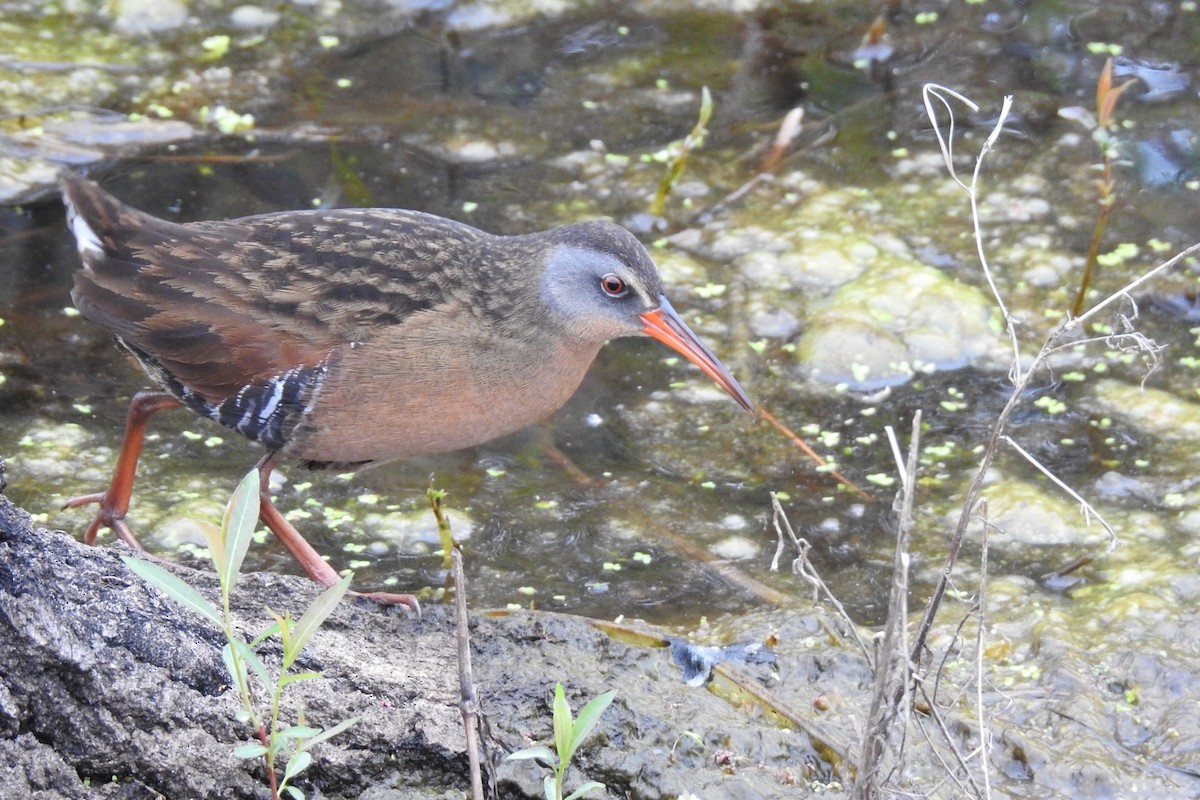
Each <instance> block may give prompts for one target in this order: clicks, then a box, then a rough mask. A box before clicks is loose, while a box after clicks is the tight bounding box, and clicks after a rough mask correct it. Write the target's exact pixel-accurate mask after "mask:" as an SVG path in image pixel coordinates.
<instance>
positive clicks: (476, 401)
mask: <svg viewBox="0 0 1200 800" xmlns="http://www.w3.org/2000/svg"><path fill="white" fill-rule="evenodd" d="M62 190H63V198H64V202H65V203H66V206H67V219H68V223H69V224H70V227H71V231H72V232H73V233H74V235H75V240H76V243H77V245H78V248H79V255H80V257H81V259H82V261H83V269H82V270H80V271H79V272H77V273H76V275H75V286H74V289H73V290H72V292H71V297H72V299H73V300H74V301H75V306H76V307H77V308H78V309H79V311H80V313H82V314H83V316H85V317H87V318H88V319H89V320H91V321H92V322H94V323H96V324H98V325H101V326H102V327H104V328H107V329H108V330H110V331H112V332H113V334H115V335H116V337H117V341H118V343H119V344H120V345H121V346H122V347H124V348H125V349H126V350H128V351H129V352H130V353H131V354H132V355H133V357H134V358H136V359H137V361H138V362H139V363H140V364H141V366H142V368H143V369H144V370H145V371H146V374H147V375H149V376H150V378H151V379H152V380H153V381H154V382H155V383H157V384H158V385H159V386H160V387H161V389H162V391H151V390H145V391H142V392H139V393H137V394H136V395H135V396H134V397H133V400H132V402H131V403H130V407H129V413H128V417H127V420H126V428H125V437H124V441H123V443H122V446H121V453H120V455H119V456H118V458H117V465H116V468H115V470H114V473H113V478H112V482H111V484H110V485H109V487H108V489H107V491H104V492H100V493H98V494H93V495H86V496H83V497H77V498H74V499H72V500H70V501H69V502H68V503H67V504H66V506H67V507H71V508H73V507H77V506H81V505H86V504H89V503H98V504H99V511H98V512H97V514H96V517H95V519H94V520H93V521H92V524H91V526H90V527H89V528H88V530H87V534H86V536H85V540H86V541H87V542H88V543H92V542H94V541H95V538H96V534H97V532H98V531H99V530H100V528H104V527H107V528H111V529H112V530H113V531H114V532H115V533H116V534H117V535H118V536H120V537H121V538H122V539H124V540H125V541H126V542H128V543H129V544H130V545H131V546H133V547H137V546H138V544H137V540H136V539H135V538H134V536H133V533H132V532H131V531H130V529H129V526H128V525H127V524H126V522H125V514H126V512H127V511H128V509H129V497H130V494H131V492H132V491H133V479H134V471H135V469H136V466H137V459H138V455H139V453H140V452H141V446H142V438H143V435H144V432H145V428H146V420H147V418H148V417H149V416H150V415H151V414H153V413H154V412H156V411H159V410H162V409H165V408H171V407H174V406H178V405H184V406H187V407H188V408H190V409H191V410H192V411H194V412H196V413H197V414H200V415H201V416H203V417H207V418H209V419H212V420H215V421H216V422H219V423H221V424H222V425H225V426H226V427H229V428H232V429H234V430H236V431H238V432H239V433H241V434H243V435H245V436H247V437H249V438H250V439H253V440H254V441H257V442H259V443H261V444H262V445H263V446H264V447H265V448H266V451H267V452H266V455H265V456H263V458H262V459H261V460H260V461H259V463H258V469H259V475H260V481H261V483H260V487H261V488H260V494H261V499H262V504H261V512H260V513H261V518H262V522H263V523H264V524H265V525H266V526H267V527H268V528H270V529H271V531H272V532H274V533H275V535H276V536H277V537H279V540H280V541H281V542H282V543H283V545H284V546H285V547H286V548H287V549H288V550H289V551H290V552H291V553H292V555H293V556H294V557H295V558H296V560H297V561H299V562H300V564H301V566H303V567H304V570H305V571H306V572H307V573H308V575H309V576H310V577H311V578H312V579H313V580H315V581H317V582H318V583H321V584H326V585H328V584H331V583H334V582H336V581H337V580H338V575H337V572H336V571H335V570H334V569H333V568H332V567H331V566H330V565H329V564H328V563H326V562H325V561H324V560H323V559H322V558H321V556H320V555H319V554H318V553H317V552H316V551H315V550H314V549H313V548H312V546H311V545H309V544H308V542H306V541H305V540H304V538H303V537H302V536H301V535H300V534H299V532H297V531H296V529H295V528H294V527H292V525H291V524H290V523H289V522H288V521H287V520H285V519H284V517H283V515H282V514H280V513H279V511H278V510H277V509H276V508H275V505H274V504H273V503H272V502H271V499H270V497H269V495H268V492H267V481H268V477H269V475H270V472H271V469H272V467H273V466H274V465H275V462H276V460H277V459H279V458H288V459H294V460H297V461H300V462H301V463H303V464H305V465H308V466H310V467H313V468H317V467H333V468H337V469H339V470H346V469H356V468H360V467H366V466H369V465H372V464H379V463H382V462H385V461H390V460H393V459H397V458H403V457H405V456H416V455H422V454H426V453H441V452H448V451H451V450H457V449H459V448H463V447H469V446H471V445H476V444H480V443H482V442H486V441H489V440H491V439H495V438H496V437H498V436H503V435H504V434H507V433H511V432H513V431H516V430H518V429H520V428H523V427H525V426H527V425H530V424H532V423H534V422H537V421H538V420H541V419H543V418H544V417H546V416H548V415H549V414H551V413H552V412H553V411H555V410H556V409H558V408H559V407H560V406H562V405H563V403H565V402H566V401H567V399H568V398H569V397H570V396H571V394H572V393H573V392H574V391H575V389H576V387H578V386H579V383H580V381H582V380H583V376H584V373H585V372H586V371H587V369H588V366H589V365H590V364H591V363H592V360H593V359H594V358H595V356H596V353H597V352H598V351H599V350H600V347H601V345H603V344H604V343H605V342H606V341H607V340H609V339H612V338H614V337H618V336H637V335H647V336H651V337H653V338H655V339H657V340H659V341H660V342H663V343H665V344H666V345H668V346H669V347H672V348H674V349H675V350H677V351H678V352H679V353H681V354H682V355H684V356H686V357H687V358H688V359H690V360H691V361H693V362H694V363H695V364H696V365H697V366H699V367H700V369H702V370H704V372H706V373H707V374H708V375H709V376H710V377H712V378H713V379H714V380H715V381H716V382H717V383H718V384H720V385H721V387H722V388H724V389H725V391H727V392H728V393H729V394H730V395H731V396H732V397H733V398H734V399H735V400H736V401H737V402H738V403H739V404H740V405H741V406H742V407H743V408H745V409H747V410H752V409H753V405H752V404H751V402H750V398H749V397H747V395H746V393H745V392H744V391H743V390H742V387H741V386H739V385H738V382H737V381H736V380H734V378H733V376H731V375H730V374H729V371H728V370H727V369H725V367H724V366H723V365H722V364H721V362H720V361H718V360H717V357H716V356H715V355H713V353H712V351H711V350H709V349H708V348H707V347H706V346H705V345H704V344H703V343H702V342H701V341H700V340H699V339H698V338H697V337H696V335H695V334H694V333H692V331H691V330H690V329H689V328H688V326H687V325H686V324H684V322H683V320H682V319H680V317H679V315H678V314H677V313H676V312H675V310H674V309H673V308H672V307H671V304H670V303H669V302H667V298H666V295H665V294H664V293H663V286H662V280H661V278H660V277H659V275H658V270H657V269H656V268H655V266H654V262H653V261H652V260H651V259H650V255H649V254H648V253H647V252H646V249H645V248H644V247H642V245H641V244H640V243H639V242H638V241H637V239H635V238H634V237H633V235H632V234H630V233H629V232H628V231H626V230H624V229H623V228H620V227H618V226H617V225H613V224H611V223H608V222H582V223H577V224H572V225H565V226H563V227H561V228H555V229H554V230H550V231H544V232H542V233H532V234H528V235H523V236H493V235H491V234H487V233H484V232H483V231H480V230H477V229H475V228H472V227H470V226H467V225H464V224H461V223H458V222H453V221H451V220H448V219H443V218H441V217H436V216H432V215H430V214H423V213H420V212H417V211H402V210H396V209H344V210H335V211H288V212H281V213H275V214H263V215H259V216H252V217H245V218H242V219H233V220H228V221H224V222H216V221H213V222H196V223H190V224H178V223H174V222H168V221H166V220H162V219H158V218H156V217H152V216H150V215H148V214H144V213H142V212H140V211H137V210H136V209H133V208H131V207H129V206H127V205H125V204H124V203H122V202H120V201H119V200H117V199H116V198H114V197H113V196H112V195H110V194H108V193H106V192H104V191H103V190H102V189H100V188H99V187H97V186H96V185H95V184H93V183H91V182H89V181H87V180H85V179H84V178H81V177H79V176H78V175H74V174H71V173H65V174H64V175H63V177H62ZM368 596H371V597H373V598H374V599H376V600H380V601H382V602H401V603H405V604H412V603H411V598H410V597H409V596H408V595H389V594H384V593H377V594H374V595H368Z"/></svg>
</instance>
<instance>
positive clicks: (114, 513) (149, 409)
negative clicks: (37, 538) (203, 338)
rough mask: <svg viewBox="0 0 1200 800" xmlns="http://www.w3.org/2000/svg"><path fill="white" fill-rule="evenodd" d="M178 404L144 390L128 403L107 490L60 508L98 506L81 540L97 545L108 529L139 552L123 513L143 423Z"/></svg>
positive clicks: (170, 396)
mask: <svg viewBox="0 0 1200 800" xmlns="http://www.w3.org/2000/svg"><path fill="white" fill-rule="evenodd" d="M179 404H180V403H179V401H178V400H177V399H175V397H173V396H172V395H169V394H167V393H166V392H158V391H153V390H150V389H144V390H142V391H140V392H138V393H137V394H135V395H134V396H133V399H132V400H130V401H129V413H128V414H127V415H126V417H125V437H124V438H123V439H122V440H121V453H120V455H118V456H117V466H116V468H115V469H113V476H112V481H111V482H110V483H109V484H108V489H107V490H106V491H103V492H98V493H96V494H85V495H82V496H80V497H72V498H71V499H70V500H68V501H67V502H65V503H63V508H78V507H79V506H85V505H88V504H89V503H99V504H100V510H98V511H97V512H96V517H95V519H93V520H92V524H91V525H89V526H88V529H87V533H85V534H84V535H83V541H84V542H86V543H87V544H95V543H96V534H97V533H99V532H100V529H101V528H109V529H111V530H112V532H113V533H115V534H117V536H120V537H121V538H122V539H123V540H124V541H125V543H126V544H128V545H129V546H130V547H135V548H137V549H139V550H140V549H141V545H139V544H138V541H137V539H135V538H134V536H133V531H131V530H129V526H128V525H127V524H126V523H125V514H126V513H127V512H128V511H129V496H130V495H131V494H133V477H134V473H135V472H136V471H137V462H138V456H140V455H141V454H142V440H143V439H144V438H145V435H146V421H147V420H148V419H149V418H150V415H151V414H153V413H154V412H156V411H162V410H163V409H167V408H174V407H175V406H177V405H179Z"/></svg>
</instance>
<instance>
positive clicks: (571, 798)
mask: <svg viewBox="0 0 1200 800" xmlns="http://www.w3.org/2000/svg"><path fill="white" fill-rule="evenodd" d="M603 788H604V784H603V783H600V782H599V781H588V782H587V783H585V784H584V785H583V786H580V787H579V788H578V789H576V790H575V791H573V792H571V793H570V794H569V795H567V796H566V797H564V798H563V800H577V798H580V797H583V796H584V795H585V794H587V793H588V792H594V791H596V790H597V789H603Z"/></svg>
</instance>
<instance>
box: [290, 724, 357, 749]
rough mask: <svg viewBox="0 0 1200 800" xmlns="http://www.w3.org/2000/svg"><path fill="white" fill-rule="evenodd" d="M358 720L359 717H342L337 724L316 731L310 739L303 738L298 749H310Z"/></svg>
mask: <svg viewBox="0 0 1200 800" xmlns="http://www.w3.org/2000/svg"><path fill="white" fill-rule="evenodd" d="M358 720H359V717H351V718H350V719H344V720H342V721H341V722H339V723H338V724H337V725H334V726H333V727H332V728H329V729H328V730H324V731H321V732H320V733H318V734H317V735H316V736H314V737H312V738H311V739H305V740H304V741H303V742H302V743H301V744H300V749H301V750H311V749H312V748H313V747H316V746H317V745H319V744H320V743H321V742H324V741H327V740H329V739H332V738H333V737H334V736H337V735H338V734H339V733H342V732H343V731H345V730H347V729H349V727H350V726H351V725H354V724H355V723H357V722H358Z"/></svg>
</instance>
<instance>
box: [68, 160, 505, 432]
mask: <svg viewBox="0 0 1200 800" xmlns="http://www.w3.org/2000/svg"><path fill="white" fill-rule="evenodd" d="M63 191H64V196H65V199H66V201H67V205H68V209H69V214H70V221H71V225H72V228H73V230H74V231H75V234H76V238H77V239H78V240H79V244H80V253H81V256H82V259H83V262H84V269H83V270H81V271H79V272H78V273H77V274H76V278H75V286H74V289H73V290H72V293H71V296H72V299H73V300H74V301H75V305H76V307H77V308H78V309H79V311H80V312H81V313H82V314H83V315H84V316H85V317H87V318H88V319H89V320H91V321H93V322H95V323H97V324H99V325H102V326H103V327H105V328H107V329H109V330H111V331H112V332H113V333H114V334H116V335H117V337H118V338H119V339H120V340H121V341H122V342H123V343H124V344H125V345H126V346H127V347H129V348H130V349H131V350H133V351H134V352H135V354H136V355H138V356H139V358H142V360H143V364H146V360H145V358H143V356H149V357H150V359H152V361H153V362H154V365H156V366H157V367H158V368H159V369H161V371H162V372H164V373H166V375H167V376H168V377H169V378H171V379H173V380H174V381H177V382H178V383H179V384H180V385H182V386H183V387H186V388H187V389H188V390H189V391H190V392H193V393H196V394H198V395H200V396H202V397H203V398H205V399H206V400H207V402H208V403H209V404H213V405H216V404H220V403H221V402H223V401H224V400H226V399H228V398H231V397H233V396H235V395H236V394H237V393H238V392H239V391H241V390H242V389H243V388H244V387H247V386H251V385H254V384H256V383H258V384H262V383H263V382H264V381H270V380H272V379H276V378H279V376H282V375H285V374H287V373H288V372H289V371H292V370H298V369H305V368H315V367H317V366H319V365H320V364H322V363H323V362H324V361H325V360H326V359H327V358H328V356H329V354H330V353H331V352H332V351H333V350H334V349H335V348H337V347H339V346H343V345H348V344H350V343H352V342H356V341H362V340H364V339H366V338H368V337H369V336H370V335H371V333H372V331H375V330H378V329H379V328H380V327H381V326H388V325H394V324H399V323H401V322H403V321H404V320H405V319H406V318H408V317H410V316H411V315H413V314H416V313H418V312H421V311H424V310H430V309H436V308H437V307H438V306H439V305H441V304H443V303H444V302H446V299H447V295H448V294H452V293H454V292H455V291H456V288H455V287H454V286H453V285H452V284H451V283H450V281H451V280H452V277H453V275H454V271H453V270H445V269H440V268H439V267H440V266H442V265H444V264H445V263H446V262H447V261H455V262H458V263H462V262H463V261H464V260H467V261H469V260H470V253H471V252H472V251H473V250H474V248H475V246H476V243H477V242H478V240H479V238H480V237H483V236H485V234H482V233H481V232H479V231H476V230H475V229H473V228H470V227H468V226H464V225H456V224H454V223H448V222H447V221H446V220H441V219H438V218H435V217H430V216H428V215H424V214H420V213H417V212H406V211H393V210H388V211H380V210H344V211H331V212H315V211H307V212H289V213H285V214H266V215H262V216H256V217H246V218H243V219H238V220H231V221H228V222H202V223H193V224H187V225H180V224H177V223H172V222H168V221H165V220H161V219H158V218H155V217H152V216H150V215H147V214H144V213H142V212H140V211H137V210H135V209H133V208H130V207H129V206H127V205H125V204H123V203H121V202H120V201H118V200H116V199H115V198H113V197H112V196H111V195H109V194H107V193H106V192H104V191H103V190H101V189H99V188H98V187H97V186H95V185H94V184H92V183H90V182H89V181H86V180H84V179H83V178H79V177H77V176H64V179H63ZM434 229H436V235H431V233H432V232H433V231H434ZM147 369H148V370H151V371H152V374H153V370H152V369H151V366H147ZM155 377H156V379H158V380H159V381H160V382H163V375H161V374H156V375H155ZM210 412H212V409H210ZM227 424H229V423H227Z"/></svg>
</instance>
